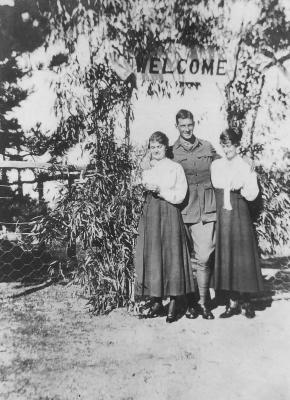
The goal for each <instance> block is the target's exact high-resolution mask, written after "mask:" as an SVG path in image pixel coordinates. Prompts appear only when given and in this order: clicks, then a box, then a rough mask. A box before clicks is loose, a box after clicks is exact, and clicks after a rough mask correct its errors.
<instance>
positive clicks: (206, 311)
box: [200, 306, 214, 319]
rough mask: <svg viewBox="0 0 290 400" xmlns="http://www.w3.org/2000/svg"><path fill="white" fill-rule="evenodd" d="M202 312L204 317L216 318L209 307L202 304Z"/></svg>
mask: <svg viewBox="0 0 290 400" xmlns="http://www.w3.org/2000/svg"><path fill="white" fill-rule="evenodd" d="M200 313H201V315H202V318H203V319H214V315H213V313H212V312H211V311H210V309H209V308H208V307H202V306H201V307H200Z"/></svg>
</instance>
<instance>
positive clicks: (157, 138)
mask: <svg viewBox="0 0 290 400" xmlns="http://www.w3.org/2000/svg"><path fill="white" fill-rule="evenodd" d="M151 142H158V143H160V144H164V146H165V149H166V150H167V149H168V147H169V139H168V137H167V136H166V135H165V133H163V132H160V131H157V132H154V133H152V135H151V136H150V138H149V144H148V148H149V147H150V143H151Z"/></svg>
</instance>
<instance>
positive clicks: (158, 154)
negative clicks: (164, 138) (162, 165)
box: [150, 142, 166, 160]
mask: <svg viewBox="0 0 290 400" xmlns="http://www.w3.org/2000/svg"><path fill="white" fill-rule="evenodd" d="M150 151H151V155H152V159H153V160H162V158H164V157H165V154H166V148H165V145H164V144H161V143H159V142H150Z"/></svg>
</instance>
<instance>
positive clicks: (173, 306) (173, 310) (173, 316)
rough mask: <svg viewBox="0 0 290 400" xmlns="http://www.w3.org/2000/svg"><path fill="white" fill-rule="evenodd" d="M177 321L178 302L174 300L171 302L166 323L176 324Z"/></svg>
mask: <svg viewBox="0 0 290 400" xmlns="http://www.w3.org/2000/svg"><path fill="white" fill-rule="evenodd" d="M176 320H177V313H176V301H175V299H174V300H170V303H169V307H168V314H167V318H166V322H168V323H171V322H175V321H176Z"/></svg>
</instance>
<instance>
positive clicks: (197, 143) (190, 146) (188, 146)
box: [175, 137, 201, 150]
mask: <svg viewBox="0 0 290 400" xmlns="http://www.w3.org/2000/svg"><path fill="white" fill-rule="evenodd" d="M200 145H201V142H200V140H199V139H198V138H197V137H195V141H194V142H193V143H190V142H187V141H186V140H184V139H183V138H182V137H179V138H178V139H177V141H176V142H175V147H176V148H178V147H180V146H181V147H183V148H184V149H185V150H193V149H195V148H197V147H199V146H200Z"/></svg>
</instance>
